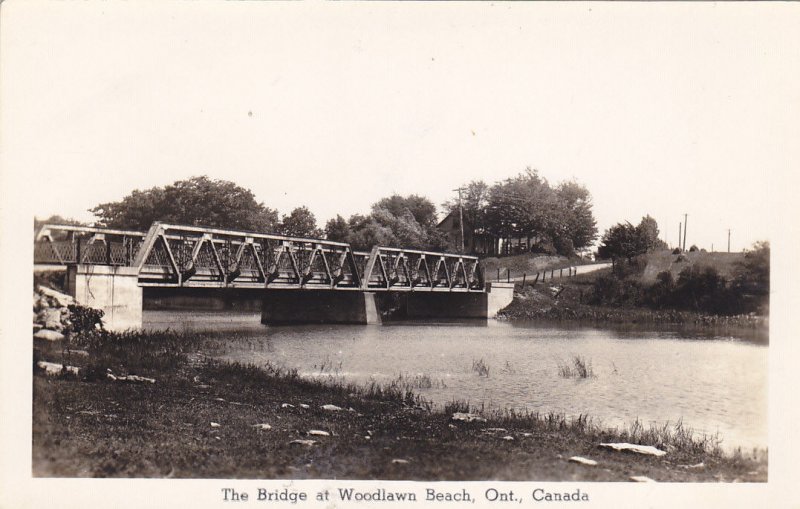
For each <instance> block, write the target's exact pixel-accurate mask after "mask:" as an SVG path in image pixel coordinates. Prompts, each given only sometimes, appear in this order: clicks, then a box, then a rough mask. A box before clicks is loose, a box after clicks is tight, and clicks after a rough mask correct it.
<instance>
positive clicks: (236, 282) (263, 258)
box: [134, 223, 361, 289]
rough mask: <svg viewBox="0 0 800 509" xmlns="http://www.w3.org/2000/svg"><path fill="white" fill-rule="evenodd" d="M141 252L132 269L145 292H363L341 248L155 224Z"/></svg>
mask: <svg viewBox="0 0 800 509" xmlns="http://www.w3.org/2000/svg"><path fill="white" fill-rule="evenodd" d="M159 238H160V239H163V240H162V241H158V240H156V239H159ZM143 246H144V248H143V249H142V250H141V253H140V256H139V258H138V259H137V260H136V262H135V264H134V266H138V267H139V281H140V283H141V284H143V285H146V286H184V287H192V286H196V287H239V288H317V289H358V288H360V286H361V279H360V273H359V271H358V268H357V264H356V261H355V259H354V257H353V252H352V250H351V249H350V246H349V244H345V243H341V242H331V241H327V240H316V239H300V238H293V237H287V236H281V235H270V234H259V233H249V232H237V231H232V230H220V229H210V228H198V227H186V226H178V225H167V224H160V223H156V224H154V225H153V227H152V228H151V229H150V231H149V232H148V234H147V235H146V236H145V240H144V242H143Z"/></svg>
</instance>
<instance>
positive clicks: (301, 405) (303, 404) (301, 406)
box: [300, 403, 311, 408]
mask: <svg viewBox="0 0 800 509" xmlns="http://www.w3.org/2000/svg"><path fill="white" fill-rule="evenodd" d="M300 408H311V407H309V406H308V405H306V404H305V403H300Z"/></svg>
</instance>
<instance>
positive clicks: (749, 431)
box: [145, 311, 768, 447]
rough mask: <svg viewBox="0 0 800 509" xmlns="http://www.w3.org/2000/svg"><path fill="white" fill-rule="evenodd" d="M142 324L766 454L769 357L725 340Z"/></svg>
mask: <svg viewBox="0 0 800 509" xmlns="http://www.w3.org/2000/svg"><path fill="white" fill-rule="evenodd" d="M145 321H146V326H150V327H158V328H164V327H165V326H169V327H171V328H177V329H184V330H192V329H197V330H199V329H214V330H219V331H223V335H224V337H226V339H229V341H225V342H222V346H220V347H219V350H218V351H214V352H209V354H211V355H213V356H216V357H219V358H224V359H228V360H235V361H239V362H244V363H252V364H256V365H263V364H264V363H266V362H270V363H272V364H275V365H279V366H282V367H287V368H296V369H298V371H299V372H300V373H301V374H303V375H304V376H309V377H311V376H314V377H329V376H331V377H335V378H339V379H345V380H348V381H353V382H356V383H366V382H369V381H377V382H382V383H388V382H391V381H393V380H397V379H398V378H399V377H403V380H405V381H406V383H408V382H409V381H410V382H411V383H414V384H416V385H417V386H418V387H417V389H416V390H417V392H419V393H420V394H422V395H423V396H424V397H425V398H427V399H429V400H431V401H433V402H434V403H436V404H440V405H441V404H444V403H447V402H449V401H452V400H454V399H461V400H468V401H469V402H470V403H471V404H472V405H474V406H481V405H483V406H484V407H486V408H500V409H502V408H514V409H528V410H532V411H539V412H551V411H553V412H563V413H566V414H568V415H578V414H587V415H590V416H593V417H595V418H599V419H600V420H601V421H602V422H603V423H604V424H606V425H610V426H620V425H625V424H627V423H630V422H631V421H633V420H634V419H637V418H638V419H640V420H642V421H644V422H657V423H664V422H667V421H669V422H673V423H674V422H676V421H677V420H679V419H682V420H683V422H684V424H685V425H688V426H690V427H692V428H694V429H695V430H697V431H700V432H706V433H716V432H719V433H720V435H721V436H722V438H723V439H724V442H723V445H727V446H743V447H751V446H758V447H766V445H767V426H766V415H767V414H766V402H767V395H766V387H767V352H768V349H767V348H766V347H765V346H764V344H763V343H757V342H753V341H745V340H741V339H736V338H734V337H733V336H731V335H726V334H727V333H725V334H722V335H719V333H717V332H713V331H712V333H710V334H709V333H708V331H703V332H702V333H699V332H697V331H695V333H694V334H693V333H692V332H691V331H690V330H688V329H686V328H683V329H680V330H659V331H652V330H650V331H648V330H646V329H642V328H633V327H626V328H618V329H598V328H589V327H582V326H577V327H573V326H570V327H564V326H562V325H561V324H559V326H557V327H556V326H554V325H548V324H544V325H542V324H518V323H516V324H513V325H512V324H509V323H503V322H497V321H494V320H489V321H488V322H486V321H474V320H469V321H466V322H462V323H453V322H446V323H431V322H413V323H406V322H403V323H394V324H390V325H383V326H363V325H302V326H280V327H265V326H263V325H261V324H260V323H259V317H258V316H255V315H245V314H232V313H208V312H203V313H195V312H155V311H153V312H149V311H148V312H146V313H145ZM225 331H230V332H225ZM698 339H700V340H698ZM574 356H580V357H582V358H584V359H585V360H587V361H589V362H591V366H592V371H593V372H594V376H593V377H590V378H587V379H576V378H564V377H563V376H561V375H560V374H559V365H561V364H565V363H569V362H571V360H572V359H573V357H574ZM476 365H478V366H483V367H484V368H485V370H480V369H476ZM487 375H488V376H487ZM420 380H422V381H424V382H425V383H418V381H420Z"/></svg>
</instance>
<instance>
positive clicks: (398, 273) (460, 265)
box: [360, 247, 484, 292]
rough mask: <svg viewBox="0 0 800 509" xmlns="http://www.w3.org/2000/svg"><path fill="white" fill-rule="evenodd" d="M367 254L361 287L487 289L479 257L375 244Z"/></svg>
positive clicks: (436, 289) (443, 289)
mask: <svg viewBox="0 0 800 509" xmlns="http://www.w3.org/2000/svg"><path fill="white" fill-rule="evenodd" d="M360 254H361V255H365V256H366V259H365V261H364V264H363V266H364V269H363V276H362V282H363V283H362V289H363V290H370V291H381V290H383V291H403V290H405V291H425V290H429V291H467V292H469V291H481V292H482V291H484V285H483V279H482V277H481V274H480V269H479V265H478V258H476V257H474V256H465V255H458V254H450V253H434V252H428V251H417V250H410V249H397V248H386V247H374V248H373V249H372V251H371V252H370V253H369V254H368V255H366V254H365V253H360Z"/></svg>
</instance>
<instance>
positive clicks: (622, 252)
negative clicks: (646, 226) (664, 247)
mask: <svg viewBox="0 0 800 509" xmlns="http://www.w3.org/2000/svg"><path fill="white" fill-rule="evenodd" d="M646 252H647V247H646V244H645V243H643V242H642V237H641V235H640V232H639V231H637V229H636V227H635V226H633V225H632V224H631V223H629V222H626V223H625V224H622V223H619V224H616V225H614V226H612V227H611V228H609V229H608V230H606V233H605V234H604V235H603V239H602V244H601V245H600V247H599V248H598V249H597V256H598V258H601V259H608V258H611V259H617V258H626V259H627V260H628V261H630V260H632V259H633V257H634V256H637V255H640V254H644V253H646Z"/></svg>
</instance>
